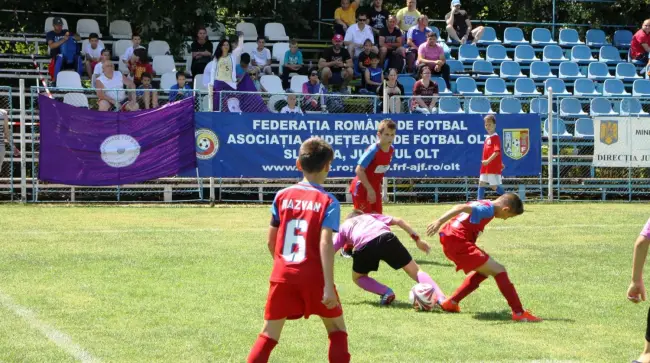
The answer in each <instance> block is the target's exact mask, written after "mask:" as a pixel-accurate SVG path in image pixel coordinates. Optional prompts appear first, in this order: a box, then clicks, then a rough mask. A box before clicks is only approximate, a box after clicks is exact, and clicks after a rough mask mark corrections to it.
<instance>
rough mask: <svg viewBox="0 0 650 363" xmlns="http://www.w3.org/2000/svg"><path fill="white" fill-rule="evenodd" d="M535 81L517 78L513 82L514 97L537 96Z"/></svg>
mask: <svg viewBox="0 0 650 363" xmlns="http://www.w3.org/2000/svg"><path fill="white" fill-rule="evenodd" d="M539 94H540V93H539V91H538V90H537V86H535V81H533V80H532V79H530V78H519V79H517V80H516V81H515V95H516V96H535V95H539Z"/></svg>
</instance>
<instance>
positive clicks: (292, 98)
mask: <svg viewBox="0 0 650 363" xmlns="http://www.w3.org/2000/svg"><path fill="white" fill-rule="evenodd" d="M289 92H293V91H291V90H289ZM297 103H298V98H297V97H296V95H295V94H293V93H290V94H289V95H287V105H286V106H284V107H282V110H280V113H297V114H300V115H302V114H303V113H302V110H301V109H300V106H298V104H297Z"/></svg>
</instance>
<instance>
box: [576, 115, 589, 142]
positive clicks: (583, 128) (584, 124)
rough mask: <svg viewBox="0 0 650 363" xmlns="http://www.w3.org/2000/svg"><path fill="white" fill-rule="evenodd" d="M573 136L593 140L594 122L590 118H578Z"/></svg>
mask: <svg viewBox="0 0 650 363" xmlns="http://www.w3.org/2000/svg"><path fill="white" fill-rule="evenodd" d="M574 136H575V137H579V138H582V139H593V138H594V121H593V120H592V119H590V118H579V119H577V120H576V129H575V131H574Z"/></svg>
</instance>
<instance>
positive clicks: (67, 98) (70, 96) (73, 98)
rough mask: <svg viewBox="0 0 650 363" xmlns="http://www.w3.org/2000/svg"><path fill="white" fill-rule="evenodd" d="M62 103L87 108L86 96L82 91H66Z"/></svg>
mask: <svg viewBox="0 0 650 363" xmlns="http://www.w3.org/2000/svg"><path fill="white" fill-rule="evenodd" d="M63 103H66V104H68V105H71V106H75V107H85V108H88V97H86V95H85V94H83V93H76V92H72V93H66V94H65V95H64V96H63Z"/></svg>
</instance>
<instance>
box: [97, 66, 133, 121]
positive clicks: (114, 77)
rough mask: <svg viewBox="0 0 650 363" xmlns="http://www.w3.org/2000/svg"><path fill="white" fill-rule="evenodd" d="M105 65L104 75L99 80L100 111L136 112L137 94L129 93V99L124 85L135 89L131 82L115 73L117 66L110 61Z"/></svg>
mask: <svg viewBox="0 0 650 363" xmlns="http://www.w3.org/2000/svg"><path fill="white" fill-rule="evenodd" d="M102 65H103V71H104V74H103V75H102V76H100V77H99V78H97V82H96V86H95V87H96V88H97V98H99V110H100V111H110V110H112V109H117V110H123V109H126V110H128V111H136V110H137V109H138V104H137V102H135V92H129V95H128V97H127V95H126V92H125V91H124V85H127V86H128V87H129V88H135V85H134V84H133V82H132V81H131V80H129V79H128V78H126V77H125V76H124V75H122V74H121V73H119V72H115V66H113V63H112V62H111V61H110V60H105V61H104V63H102Z"/></svg>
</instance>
